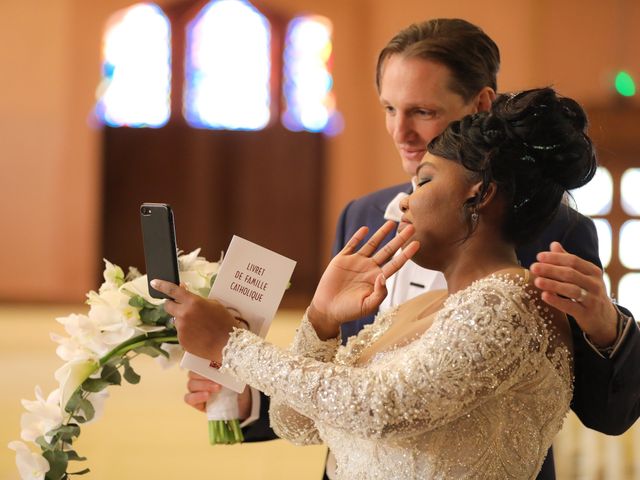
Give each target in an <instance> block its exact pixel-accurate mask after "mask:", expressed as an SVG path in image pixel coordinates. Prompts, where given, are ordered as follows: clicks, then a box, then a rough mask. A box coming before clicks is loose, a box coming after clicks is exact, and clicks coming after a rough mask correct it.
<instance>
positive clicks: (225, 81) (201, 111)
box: [184, 0, 271, 130]
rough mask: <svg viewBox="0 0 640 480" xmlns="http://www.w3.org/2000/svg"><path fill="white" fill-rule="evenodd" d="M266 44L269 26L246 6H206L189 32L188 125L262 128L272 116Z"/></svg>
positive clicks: (235, 1)
mask: <svg viewBox="0 0 640 480" xmlns="http://www.w3.org/2000/svg"><path fill="white" fill-rule="evenodd" d="M270 42H271V31H270V25H269V22H268V21H267V19H266V18H265V17H264V16H263V15H262V14H261V13H260V12H259V11H258V10H257V9H256V8H255V7H254V6H253V5H251V4H250V3H249V2H247V1H244V0H214V1H212V2H209V3H208V4H207V5H206V6H205V7H204V8H203V9H202V10H201V11H200V13H199V14H198V15H197V16H196V18H195V19H194V20H193V21H192V22H191V23H190V24H189V26H188V27H187V51H186V65H185V67H186V72H185V73H186V84H185V92H184V115H185V118H186V119H187V122H188V123H189V124H190V125H192V126H194V127H200V128H214V129H229V130H259V129H262V128H264V127H265V126H266V125H267V124H268V123H269V119H270V115H271V111H270V110H271V107H270V101H271V99H270V69H271V61H270V56H271V53H270V48H271V46H270Z"/></svg>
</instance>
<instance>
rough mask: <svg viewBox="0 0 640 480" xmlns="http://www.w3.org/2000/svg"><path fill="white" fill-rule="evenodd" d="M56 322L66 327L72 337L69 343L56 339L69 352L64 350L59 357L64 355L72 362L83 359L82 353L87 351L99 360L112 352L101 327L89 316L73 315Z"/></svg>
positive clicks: (62, 339) (60, 318) (57, 319)
mask: <svg viewBox="0 0 640 480" xmlns="http://www.w3.org/2000/svg"><path fill="white" fill-rule="evenodd" d="M56 321H57V322H58V323H61V324H62V325H64V329H65V331H66V332H67V333H68V334H69V335H70V337H71V340H69V341H65V340H64V338H61V337H56V340H55V341H57V342H58V343H60V345H61V346H63V347H64V348H66V349H67V350H68V351H66V352H65V351H64V348H63V349H61V351H60V352H59V353H58V355H60V354H61V353H64V354H65V356H66V357H67V359H69V360H71V359H76V358H78V357H82V354H81V353H80V352H82V351H83V350H86V351H88V352H92V353H93V355H92V357H97V358H99V357H101V356H103V355H105V354H106V353H107V352H108V351H109V350H110V345H111V344H109V343H106V342H105V338H104V337H103V334H102V331H101V329H100V327H99V325H98V324H97V322H96V321H95V320H94V319H92V318H90V317H89V316H87V315H76V314H73V315H69V316H68V317H59V318H56ZM60 356H61V355H60ZM70 357H71V358H70Z"/></svg>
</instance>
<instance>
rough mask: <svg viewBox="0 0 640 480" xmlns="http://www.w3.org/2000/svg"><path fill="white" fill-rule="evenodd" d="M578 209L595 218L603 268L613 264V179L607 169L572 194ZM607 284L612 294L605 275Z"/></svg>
mask: <svg viewBox="0 0 640 480" xmlns="http://www.w3.org/2000/svg"><path fill="white" fill-rule="evenodd" d="M571 194H572V196H573V198H574V200H575V202H576V207H577V209H578V211H579V212H580V213H582V214H583V215H587V216H590V217H591V218H593V222H594V224H595V226H596V231H597V233H598V246H599V252H598V253H599V256H600V261H601V262H602V267H603V268H604V269H605V270H606V268H607V267H608V266H609V264H610V263H611V251H612V250H611V249H612V237H613V233H612V230H611V223H610V221H609V219H608V215H609V213H611V205H612V204H613V178H612V177H611V173H610V172H609V170H608V169H606V168H605V167H602V166H600V167H598V171H597V172H596V174H595V176H594V177H593V179H592V180H591V181H590V182H589V183H588V184H587V185H585V186H584V187H582V188H580V189H577V190H573V191H572V192H571ZM605 284H606V285H607V289H608V291H609V293H611V281H610V279H609V277H608V275H607V274H606V273H605Z"/></svg>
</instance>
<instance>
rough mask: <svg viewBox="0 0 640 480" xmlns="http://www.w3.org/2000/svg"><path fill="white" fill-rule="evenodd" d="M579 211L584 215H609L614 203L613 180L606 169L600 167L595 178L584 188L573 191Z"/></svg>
mask: <svg viewBox="0 0 640 480" xmlns="http://www.w3.org/2000/svg"><path fill="white" fill-rule="evenodd" d="M571 195H572V196H573V198H574V199H575V201H576V207H577V208H578V211H579V212H580V213H582V214H583V215H607V214H608V213H609V212H610V211H611V204H612V201H613V178H612V177H611V173H610V172H609V170H607V169H606V168H605V167H598V171H597V172H596V174H595V176H594V177H593V178H592V179H591V181H590V182H589V183H587V184H586V185H585V186H584V187H582V188H579V189H577V190H572V191H571Z"/></svg>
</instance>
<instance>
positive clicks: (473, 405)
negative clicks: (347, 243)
mask: <svg viewBox="0 0 640 480" xmlns="http://www.w3.org/2000/svg"><path fill="white" fill-rule="evenodd" d="M394 312H395V311H394V310H391V311H388V312H386V313H384V314H380V315H378V317H377V318H376V320H375V321H374V323H373V324H371V325H369V326H367V327H365V328H364V329H363V330H362V331H361V332H360V333H359V334H358V335H357V336H355V337H351V338H350V339H349V341H348V342H347V345H346V346H341V345H340V342H339V340H338V339H333V340H329V341H321V340H319V339H318V337H317V336H316V334H315V331H314V329H313V327H312V326H311V324H310V323H309V322H308V320H307V319H306V317H305V318H303V321H302V324H301V326H300V328H299V329H298V331H297V333H296V336H295V339H294V341H293V343H292V345H291V347H290V348H289V350H288V351H282V350H281V349H279V348H277V347H275V346H273V345H270V344H268V343H266V342H265V341H264V340H262V339H260V338H259V337H258V336H256V335H254V334H252V333H251V332H248V331H246V330H236V331H234V333H233V334H232V336H231V339H230V340H229V343H228V344H227V346H226V348H225V350H224V355H223V368H224V369H225V370H226V371H228V372H231V373H233V374H234V375H236V376H237V377H238V378H241V379H243V380H244V381H246V382H247V383H249V384H250V385H252V386H254V387H256V388H258V389H260V390H262V391H263V392H265V393H266V394H267V395H269V396H270V397H271V411H270V415H271V423H272V427H273V428H274V430H275V431H276V433H278V435H280V436H281V437H283V438H285V439H288V440H290V441H291V442H293V443H296V444H309V443H319V442H324V443H326V444H327V445H328V446H329V448H330V449H331V451H332V452H333V454H334V455H335V457H336V460H337V467H338V468H337V475H338V478H340V479H345V480H346V479H348V480H357V479H467V478H469V479H470V478H474V479H476V478H477V479H506V478H517V479H526V478H535V477H536V474H537V472H538V471H539V469H540V468H541V466H542V462H543V460H544V456H545V455H546V452H547V450H548V448H549V447H550V446H551V443H552V440H553V437H554V436H555V434H556V433H557V432H558V431H559V430H560V427H561V425H562V421H563V419H564V417H565V415H566V413H567V412H568V410H569V404H570V401H571V393H572V373H571V370H572V359H571V354H570V351H569V348H568V347H567V345H566V344H564V343H563V342H562V341H561V339H560V337H559V336H558V335H557V334H556V333H555V329H554V328H553V326H552V325H551V322H550V321H549V319H548V314H547V313H546V308H545V307H544V306H542V305H541V304H540V300H539V298H538V297H537V296H536V295H534V294H533V292H532V291H531V290H530V288H529V287H527V285H526V283H525V282H524V280H523V279H522V278H520V277H514V276H506V275H504V276H503V275H492V276H489V277H486V278H484V279H481V280H478V281H476V282H474V283H473V284H472V285H471V286H469V287H467V288H466V289H464V290H461V291H459V292H457V293H455V294H453V295H451V296H450V297H449V298H448V299H447V300H446V302H445V303H444V306H443V308H442V309H441V310H440V311H439V312H438V314H437V315H436V317H435V319H434V322H433V324H432V325H431V327H430V328H429V329H428V330H427V331H426V332H424V333H423V334H422V335H420V336H419V337H418V338H417V339H415V340H414V341H412V342H411V343H409V344H406V345H404V346H402V347H398V348H395V349H392V350H389V351H386V352H379V353H377V354H376V355H374V356H372V357H371V358H370V359H369V360H368V361H367V362H366V363H364V364H363V365H357V364H356V362H357V360H358V358H359V355H360V352H361V351H362V350H363V348H365V347H366V346H368V345H370V344H371V343H372V342H374V341H375V340H376V339H378V338H380V336H381V335H382V334H383V333H384V332H385V330H386V329H387V328H388V327H389V325H390V324H391V323H392V322H393V319H394Z"/></svg>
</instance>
